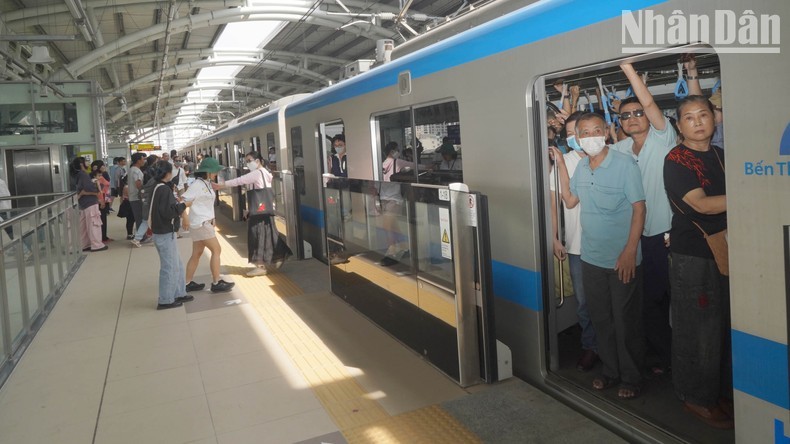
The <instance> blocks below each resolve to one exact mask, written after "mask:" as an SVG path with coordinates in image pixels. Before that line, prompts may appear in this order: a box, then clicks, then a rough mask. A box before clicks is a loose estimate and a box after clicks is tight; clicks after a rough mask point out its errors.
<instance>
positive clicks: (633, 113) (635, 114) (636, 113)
mask: <svg viewBox="0 0 790 444" xmlns="http://www.w3.org/2000/svg"><path fill="white" fill-rule="evenodd" d="M644 115H645V110H643V109H637V110H634V111H626V112H624V113H621V114H620V120H628V119H630V118H631V117H642V116H644Z"/></svg>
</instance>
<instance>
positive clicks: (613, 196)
mask: <svg viewBox="0 0 790 444" xmlns="http://www.w3.org/2000/svg"><path fill="white" fill-rule="evenodd" d="M606 134H608V131H607V126H606V122H605V121H604V119H603V118H602V117H601V116H600V115H598V114H594V113H587V114H584V115H583V116H581V117H579V119H578V120H577V121H576V137H578V138H579V144H580V145H581V147H582V149H584V151H585V153H587V155H588V157H587V158H585V159H582V161H581V162H580V163H579V166H578V167H577V169H576V172H575V174H574V175H573V179H570V178H569V177H568V170H567V168H566V166H565V162H564V160H563V159H562V157H561V156H559V157H558V156H555V162H556V164H557V172H558V173H559V176H560V192H561V195H562V199H563V201H564V202H565V205H566V206H567V207H568V208H574V207H576V205H581V225H582V249H581V253H582V254H581V256H582V257H581V259H582V280H583V284H584V292H585V294H586V295H587V306H588V309H589V312H590V318H591V319H592V323H593V327H594V328H595V333H596V336H597V339H598V355H599V357H600V358H601V361H602V362H603V372H602V375H601V376H600V377H597V378H595V379H594V380H593V388H594V389H596V390H603V389H605V388H607V387H610V386H612V385H614V384H616V383H618V382H621V383H620V387H619V390H618V396H619V397H620V398H623V399H631V398H635V397H637V396H639V394H640V392H641V384H642V374H641V371H640V365H641V360H642V354H643V353H644V351H643V349H644V347H643V344H644V338H643V336H642V330H641V329H642V267H641V266H640V264H641V262H642V253H641V249H640V245H639V240H640V236H641V234H642V230H643V228H644V224H645V213H646V210H645V192H644V189H643V188H642V177H641V174H640V172H639V167H638V166H637V165H636V162H634V161H633V159H631V158H630V157H628V156H626V155H624V154H622V153H618V152H616V151H611V150H610V149H609V147H607V146H606Z"/></svg>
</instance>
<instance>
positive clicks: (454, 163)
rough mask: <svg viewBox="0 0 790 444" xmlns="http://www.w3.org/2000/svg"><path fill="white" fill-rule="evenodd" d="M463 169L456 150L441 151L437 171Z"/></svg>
mask: <svg viewBox="0 0 790 444" xmlns="http://www.w3.org/2000/svg"><path fill="white" fill-rule="evenodd" d="M463 169H464V167H463V165H462V164H461V159H459V158H458V152H457V151H455V150H453V151H445V152H443V153H442V161H441V162H440V163H439V171H463Z"/></svg>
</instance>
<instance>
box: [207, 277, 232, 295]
mask: <svg viewBox="0 0 790 444" xmlns="http://www.w3.org/2000/svg"><path fill="white" fill-rule="evenodd" d="M234 285H236V283H235V282H225V281H223V280H222V279H220V280H219V282H217V283H216V284H211V292H212V293H225V292H227V291H230V290H231V289H233V286H234Z"/></svg>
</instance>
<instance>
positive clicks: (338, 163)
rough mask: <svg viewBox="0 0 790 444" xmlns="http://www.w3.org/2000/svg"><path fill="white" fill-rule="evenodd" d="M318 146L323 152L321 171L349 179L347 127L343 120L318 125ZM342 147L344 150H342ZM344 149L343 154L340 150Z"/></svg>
mask: <svg viewBox="0 0 790 444" xmlns="http://www.w3.org/2000/svg"><path fill="white" fill-rule="evenodd" d="M318 137H319V139H320V140H319V141H318V145H319V147H320V151H321V169H322V171H323V172H324V173H329V174H334V175H335V176H339V177H348V168H347V166H346V159H345V146H346V127H345V125H344V124H343V121H342V120H335V121H330V122H324V123H319V124H318ZM341 147H342V148H341ZM339 149H342V150H343V151H342V152H339V151H338V150H339Z"/></svg>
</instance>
